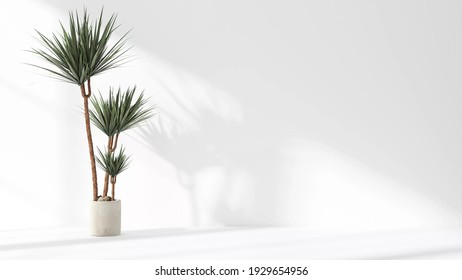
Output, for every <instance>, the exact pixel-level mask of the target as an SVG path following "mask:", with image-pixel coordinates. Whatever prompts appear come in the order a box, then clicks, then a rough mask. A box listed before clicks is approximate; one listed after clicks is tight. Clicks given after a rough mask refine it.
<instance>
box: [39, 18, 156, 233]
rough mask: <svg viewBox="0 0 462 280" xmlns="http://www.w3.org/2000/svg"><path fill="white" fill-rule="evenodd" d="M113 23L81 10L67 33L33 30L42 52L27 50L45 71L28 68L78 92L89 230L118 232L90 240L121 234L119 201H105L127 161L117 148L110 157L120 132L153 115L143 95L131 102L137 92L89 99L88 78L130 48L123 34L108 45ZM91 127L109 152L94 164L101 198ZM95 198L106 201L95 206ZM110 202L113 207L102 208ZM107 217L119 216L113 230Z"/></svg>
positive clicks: (122, 58) (123, 58) (115, 63)
mask: <svg viewBox="0 0 462 280" xmlns="http://www.w3.org/2000/svg"><path fill="white" fill-rule="evenodd" d="M116 19H117V16H116V15H115V14H113V15H112V16H111V17H110V18H109V19H108V20H107V21H104V19H103V10H101V13H100V15H99V17H98V18H97V19H95V20H94V21H90V17H89V14H88V12H87V10H86V9H84V12H83V16H79V14H78V13H77V12H74V13H73V12H70V13H69V25H68V26H67V28H66V27H64V25H63V24H62V23H61V22H60V32H59V33H56V34H55V33H53V34H52V35H51V36H48V37H47V36H45V35H44V34H42V33H41V32H39V31H37V34H38V39H39V41H40V42H41V44H42V46H43V48H32V49H31V52H32V53H33V54H35V55H38V56H39V57H40V58H41V59H43V60H44V61H45V62H47V63H48V64H47V66H41V65H36V64H31V65H32V66H35V67H38V68H40V69H42V70H45V71H46V72H47V73H48V74H50V75H51V76H52V77H53V78H57V79H58V80H62V81H65V82H68V83H72V84H75V85H77V86H78V87H79V89H80V94H81V96H82V98H83V115H84V120H85V131H86V135H87V143H88V151H89V156H90V167H91V174H92V190H93V199H92V206H91V209H92V210H91V213H92V225H94V224H98V225H101V224H106V223H108V225H109V226H108V228H117V227H118V231H117V230H108V231H107V233H105V232H104V231H103V232H94V231H92V234H93V235H117V234H120V201H118V202H117V201H114V200H113V199H112V198H111V199H109V198H108V195H107V192H108V183H109V179H110V180H111V183H112V186H113V190H114V188H115V183H116V178H117V175H118V174H119V173H120V172H122V171H123V170H124V169H126V168H127V166H128V157H127V156H125V153H124V149H122V148H121V149H120V150H119V153H117V154H116V153H115V151H116V148H117V141H118V138H119V134H120V133H121V132H123V131H125V130H127V129H129V128H132V127H135V126H136V125H138V124H140V123H141V122H143V121H145V120H146V119H147V118H149V117H150V116H151V111H152V108H145V105H146V99H145V98H144V96H143V93H141V94H140V96H139V97H138V98H136V99H135V98H134V94H135V90H136V87H134V88H132V89H128V90H127V91H125V92H122V91H121V90H120V89H119V90H118V92H117V93H116V94H114V93H113V91H112V89H111V90H110V92H109V98H108V99H107V100H105V99H104V98H102V97H101V96H99V98H95V97H94V96H92V88H91V79H92V78H93V76H95V75H98V74H102V73H105V72H106V71H108V70H110V69H112V68H116V67H118V66H120V65H122V64H124V63H125V62H126V56H125V54H126V52H127V51H128V49H129V48H127V47H126V37H127V34H128V32H127V33H125V34H124V35H123V36H122V37H121V38H120V39H118V40H116V41H114V42H113V43H111V41H110V39H111V37H112V35H113V34H114V32H115V30H116V29H117V28H118V26H117V25H116ZM90 102H91V103H92V105H93V108H92V110H90V108H89V103H90ZM101 110H103V111H101ZM104 110H106V111H104ZM107 114H110V115H107ZM108 117H109V119H107V118H108ZM105 121H108V123H105ZM91 122H93V124H94V125H96V126H97V127H98V128H99V129H100V130H102V131H103V132H104V133H105V134H106V135H107V136H108V147H107V149H106V151H105V153H102V152H100V157H99V159H98V163H99V165H100V167H101V168H102V169H103V170H104V171H105V172H106V175H105V182H104V190H103V196H99V193H98V177H97V171H96V158H95V153H94V146H93V138H92V131H91V124H90V123H91ZM116 171H117V172H116ZM113 196H114V193H113ZM101 197H102V199H101ZM98 199H100V200H105V201H104V202H102V201H98ZM109 200H110V201H111V202H114V203H107V202H108V201H109ZM95 203H100V205H101V206H100V207H96V208H95V206H94V204H95ZM103 204H104V205H106V206H107V205H113V206H108V207H106V208H108V209H109V208H110V209H112V210H107V209H106V208H104V209H106V210H101V209H99V208H101V207H105V206H103ZM117 205H118V206H117ZM95 209H96V210H95ZM117 209H118V210H117ZM108 211H109V212H108ZM102 213H106V214H102ZM107 213H110V214H107ZM109 216H111V217H112V216H114V217H115V218H117V216H118V217H119V220H118V225H117V223H116V222H113V220H114V219H112V218H114V217H112V218H111V219H110V218H108V217H109ZM93 228H94V227H93V226H92V229H93Z"/></svg>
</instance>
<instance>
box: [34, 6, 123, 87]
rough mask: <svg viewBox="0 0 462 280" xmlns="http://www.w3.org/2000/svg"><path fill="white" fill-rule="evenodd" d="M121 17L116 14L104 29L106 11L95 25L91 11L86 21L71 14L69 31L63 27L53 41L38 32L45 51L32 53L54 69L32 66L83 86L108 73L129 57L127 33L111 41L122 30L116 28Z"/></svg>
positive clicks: (54, 35)
mask: <svg viewBox="0 0 462 280" xmlns="http://www.w3.org/2000/svg"><path fill="white" fill-rule="evenodd" d="M116 19H117V16H116V15H115V14H113V15H112V16H111V17H110V18H109V20H108V21H107V22H106V23H105V24H104V25H103V21H104V20H103V10H101V13H100V16H99V18H98V19H97V20H95V21H94V22H90V19H89V15H88V13H87V10H86V9H85V10H84V13H83V17H79V15H78V13H77V12H75V13H72V12H70V13H69V27H68V29H66V28H65V27H64V26H63V24H62V23H61V22H60V25H61V32H60V33H58V34H55V33H53V34H52V35H51V36H50V37H47V36H45V35H44V34H42V33H40V32H39V31H37V30H36V32H37V34H38V35H39V37H38V39H39V41H40V43H41V44H42V45H43V47H44V48H43V49H35V48H33V49H32V50H31V52H32V53H34V54H36V55H38V56H39V57H41V58H42V59H44V60H45V61H47V62H49V63H50V64H51V65H52V67H43V66H38V65H32V66H35V67H38V68H41V69H43V70H45V71H47V72H48V73H49V74H51V76H53V77H55V78H57V79H59V80H63V81H65V82H69V83H73V84H77V85H81V84H83V83H84V82H85V81H86V80H88V79H89V78H90V77H91V76H94V75H97V74H100V73H103V72H104V71H106V70H109V69H112V68H115V67H118V66H120V65H121V64H123V63H124V62H125V60H126V58H125V56H124V55H125V54H126V52H127V51H128V50H129V48H125V44H126V37H127V35H128V33H129V32H127V33H125V34H124V35H123V36H122V37H121V38H120V39H119V40H118V41H116V42H115V43H114V44H112V45H111V44H110V42H109V39H110V38H111V36H112V35H113V33H114V31H115V30H116V29H117V28H118V26H116V25H115V23H116Z"/></svg>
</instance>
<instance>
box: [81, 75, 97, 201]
mask: <svg viewBox="0 0 462 280" xmlns="http://www.w3.org/2000/svg"><path fill="white" fill-rule="evenodd" d="M87 86H88V92H86V91H85V83H83V84H81V85H80V92H81V94H82V97H83V112H84V116H85V129H86V131H87V141H88V150H89V152H90V164H91V178H92V181H93V201H97V200H98V179H97V175H96V164H95V153H94V151H93V138H92V136H91V127H90V113H89V110H88V99H89V98H90V96H91V87H90V79H88V80H87Z"/></svg>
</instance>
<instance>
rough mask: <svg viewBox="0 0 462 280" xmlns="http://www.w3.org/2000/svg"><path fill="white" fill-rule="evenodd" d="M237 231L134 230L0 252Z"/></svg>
mask: <svg viewBox="0 0 462 280" xmlns="http://www.w3.org/2000/svg"><path fill="white" fill-rule="evenodd" d="M236 230H240V229H238V228H217V229H145V230H132V231H124V232H123V233H122V234H121V235H119V236H110V237H92V236H89V237H87V238H78V239H70V240H57V241H43V242H29V243H19V244H8V245H0V251H11V250H28V249H37V248H49V247H61V246H74V245H83V244H97V243H106V242H124V241H133V240H142V239H150V238H162V237H173V236H186V235H203V234H205V235H206V234H220V233H224V232H232V231H236Z"/></svg>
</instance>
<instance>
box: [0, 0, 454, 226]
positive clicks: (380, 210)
mask: <svg viewBox="0 0 462 280" xmlns="http://www.w3.org/2000/svg"><path fill="white" fill-rule="evenodd" d="M103 4H104V6H105V10H106V12H107V14H109V13H112V12H118V13H119V22H120V23H121V24H122V27H121V32H123V31H124V30H127V29H129V28H133V32H132V39H131V43H133V44H134V46H135V47H134V48H133V50H132V54H133V55H135V59H134V60H133V61H132V62H130V63H129V64H127V65H126V66H125V67H123V68H120V69H118V70H114V71H113V72H112V73H108V74H104V75H101V76H100V77H96V78H95V80H94V88H95V89H99V90H101V91H102V92H105V91H107V88H106V87H102V86H100V85H108V84H112V85H114V86H118V85H122V86H129V85H131V83H132V82H135V83H136V84H137V85H138V86H139V87H140V88H144V89H146V94H148V95H149V96H151V100H152V102H154V103H157V104H158V111H159V114H158V116H157V117H156V118H155V120H153V121H152V122H151V123H150V124H149V125H146V126H145V127H144V128H143V129H141V130H138V131H137V132H133V133H131V134H130V135H128V136H125V137H126V139H125V141H127V145H129V146H130V147H131V153H132V155H133V164H132V167H131V168H130V169H129V170H128V171H127V172H126V173H125V174H123V176H121V177H120V178H119V183H118V184H119V190H118V193H119V197H120V198H122V199H123V200H124V209H123V217H124V222H123V223H124V226H125V227H127V228H155V227H185V226H193V225H205V226H212V225H290V226H298V225H302V226H315V227H316V226H319V227H333V228H355V229H359V228H361V229H367V230H384V229H401V228H409V227H439V226H442V227H447V226H456V225H460V221H461V220H462V219H461V217H462V204H461V203H460V197H461V195H462V188H461V181H462V173H460V172H459V170H460V168H461V165H462V162H461V160H460V158H462V147H461V145H460V144H459V143H461V142H462V141H461V140H462V133H461V131H460V127H461V123H462V113H461V111H460V110H459V104H461V102H462V97H461V95H460V94H459V93H460V92H461V90H462V83H461V79H460V77H461V74H462V73H461V72H462V70H461V69H462V68H461V67H460V65H461V62H462V54H461V52H460V49H462V48H461V47H462V39H461V36H460V35H459V34H460V31H459V30H458V29H459V28H458V27H459V26H462V22H461V21H462V19H461V18H460V16H459V14H460V13H459V11H460V9H461V8H462V4H461V3H459V2H455V1H348V3H347V2H345V1H254V0H251V1H207V0H200V1H128V2H127V1H106V3H103V2H101V1H92V2H91V3H87V5H88V9H89V11H90V12H91V14H93V15H96V14H97V13H98V11H99V9H100V8H101V6H102V5H103ZM83 5H84V2H83V1H82V2H79V1H58V0H41V1H32V0H18V1H10V2H7V1H5V2H3V3H2V8H1V9H0V31H1V34H3V38H4V39H2V44H1V46H0V48H1V50H2V51H1V52H0V61H2V67H1V68H0V93H1V95H2V110H0V121H1V128H2V133H1V135H2V136H1V137H0V149H1V150H0V154H1V155H2V160H1V162H0V166H1V168H0V229H11V228H32V227H52V226H79V225H83V224H85V221H86V216H85V214H83V213H86V212H87V207H88V201H89V200H90V199H91V186H90V182H91V179H90V170H89V166H88V159H87V154H86V146H85V141H84V140H85V138H84V137H85V136H84V129H83V122H82V119H81V116H80V113H81V112H80V106H81V98H80V95H79V94H78V92H77V91H76V90H77V89H76V88H75V87H73V86H72V85H67V84H64V83H56V82H54V81H51V80H50V79H48V78H47V77H43V76H40V75H38V74H37V72H36V71H35V70H34V69H31V68H29V67H27V66H26V65H24V64H23V63H24V62H30V60H31V59H32V56H31V55H29V54H28V53H27V52H25V51H24V50H26V49H29V48H30V47H31V46H36V45H37V44H38V42H37V41H35V40H34V39H33V35H34V29H38V30H41V31H43V32H45V33H47V32H52V31H55V30H56V28H57V23H58V20H59V19H60V20H65V19H66V16H67V11H69V10H75V9H78V10H80V9H82V7H83ZM119 35H120V34H119ZM126 83H127V84H126ZM94 131H95V132H94V133H95V138H96V140H95V143H104V142H105V141H104V137H103V136H102V135H99V134H98V132H97V131H96V130H94ZM100 179H101V178H100Z"/></svg>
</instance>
